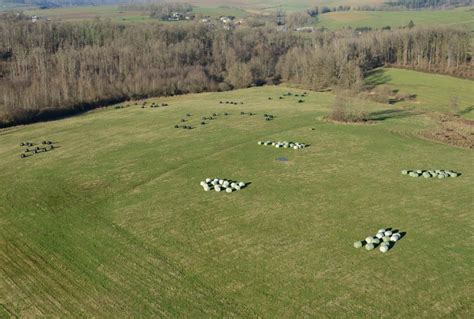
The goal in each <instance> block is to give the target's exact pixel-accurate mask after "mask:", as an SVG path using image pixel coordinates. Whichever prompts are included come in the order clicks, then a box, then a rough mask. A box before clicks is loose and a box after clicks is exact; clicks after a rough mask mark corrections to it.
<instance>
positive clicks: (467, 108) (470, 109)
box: [459, 106, 474, 115]
mask: <svg viewBox="0 0 474 319" xmlns="http://www.w3.org/2000/svg"><path fill="white" fill-rule="evenodd" d="M472 111H474V106H468V107H466V108H465V109H464V110H462V111H460V112H459V115H465V114H468V113H471V112H472Z"/></svg>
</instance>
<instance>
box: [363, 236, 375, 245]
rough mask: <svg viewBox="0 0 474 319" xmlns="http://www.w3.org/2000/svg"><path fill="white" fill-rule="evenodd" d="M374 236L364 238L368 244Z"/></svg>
mask: <svg viewBox="0 0 474 319" xmlns="http://www.w3.org/2000/svg"><path fill="white" fill-rule="evenodd" d="M373 240H374V238H373V237H367V238H366V239H365V241H366V242H367V243H368V244H371V243H372V242H373Z"/></svg>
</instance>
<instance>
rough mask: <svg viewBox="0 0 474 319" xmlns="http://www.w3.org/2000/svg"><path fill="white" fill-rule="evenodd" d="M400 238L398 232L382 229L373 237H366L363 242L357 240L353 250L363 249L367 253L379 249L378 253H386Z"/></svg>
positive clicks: (400, 235)
mask: <svg viewBox="0 0 474 319" xmlns="http://www.w3.org/2000/svg"><path fill="white" fill-rule="evenodd" d="M401 238H402V234H401V233H400V232H399V231H398V230H392V229H391V228H387V229H385V228H382V229H379V230H378V231H377V234H375V236H368V237H367V238H365V239H363V240H358V241H356V242H355V243H354V247H355V248H361V247H365V249H366V250H367V251H371V250H373V249H375V248H377V247H379V250H380V252H382V253H386V252H387V251H389V250H390V249H391V248H392V247H393V246H395V243H396V242H397V241H399V240H400V239H401Z"/></svg>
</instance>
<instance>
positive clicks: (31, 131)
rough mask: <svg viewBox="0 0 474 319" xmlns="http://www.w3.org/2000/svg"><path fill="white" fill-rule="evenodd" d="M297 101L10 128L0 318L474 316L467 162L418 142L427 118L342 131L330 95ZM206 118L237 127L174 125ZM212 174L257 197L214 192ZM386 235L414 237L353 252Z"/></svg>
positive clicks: (457, 152) (381, 108) (178, 106)
mask: <svg viewBox="0 0 474 319" xmlns="http://www.w3.org/2000/svg"><path fill="white" fill-rule="evenodd" d="M388 72H389V74H390V75H392V76H393V78H394V79H395V76H394V73H393V72H394V71H393V70H389V71H388ZM453 81H457V79H453ZM288 91H291V92H302V91H301V90H297V89H289V88H286V87H284V86H279V87H261V88H251V89H245V90H237V91H233V92H225V93H204V94H192V95H186V96H180V97H171V98H161V99H152V100H151V101H159V102H160V103H161V102H165V103H168V104H169V105H170V106H169V107H167V108H155V109H151V108H146V109H142V108H140V107H139V106H131V107H129V108H124V109H114V108H113V107H109V108H104V109H100V110H96V111H93V112H89V113H86V114H83V115H81V116H77V117H73V118H68V119H64V120H59V121H54V122H47V123H38V124H34V125H29V126H18V127H14V128H10V129H4V130H1V131H0V165H1V167H2V168H3V169H2V170H1V171H0V185H2V191H1V192H0V233H1V235H2V236H1V237H0V260H1V267H0V314H1V316H8V315H16V316H18V317H38V316H51V317H72V316H74V317H76V316H84V317H120V318H125V317H150V316H159V317H192V318H196V317H257V316H260V317H267V318H268V317H270V318H271V317H286V318H292V317H318V318H321V317H330V318H335V317H337V318H354V317H381V318H386V317H400V318H406V317H462V318H468V317H470V316H471V315H472V311H473V310H474V309H473V303H472V279H471V278H473V275H474V271H473V268H472V264H473V262H474V254H473V250H472V241H471V240H470V238H472V228H473V226H474V224H473V220H474V218H473V217H474V216H473V212H474V210H473V202H472V198H473V195H474V194H473V189H474V188H473V187H474V179H473V174H474V167H473V153H472V150H467V149H461V148H454V147H450V146H447V145H443V144H439V143H435V142H430V141H427V140H423V139H419V138H417V137H416V134H415V133H416V132H417V131H418V130H420V129H426V128H428V127H429V126H430V120H429V119H428V118H427V117H425V116H424V115H413V114H411V115H409V116H404V117H393V118H392V117H390V116H387V117H386V119H385V120H383V121H380V122H377V123H375V124H371V125H343V124H334V123H329V122H326V121H322V120H321V117H322V116H324V115H325V114H327V113H328V111H329V108H330V106H331V104H332V103H333V101H334V96H333V95H332V93H316V92H310V94H309V96H308V97H307V98H305V102H304V103H301V104H299V103H297V98H296V97H291V98H290V97H286V98H285V99H283V100H279V99H278V97H279V96H281V95H282V93H284V92H288ZM413 93H418V92H417V91H416V90H415V92H413ZM471 94H472V93H471ZM421 96H422V95H421V93H420V97H421ZM268 97H272V98H273V99H272V100H268ZM221 100H222V101H226V100H232V101H239V102H240V101H242V102H244V104H243V105H237V106H235V105H226V104H223V105H221V104H219V101H221ZM363 105H364V106H365V107H366V109H367V110H368V111H371V112H382V113H383V112H385V111H386V110H387V108H389V106H387V105H381V104H375V103H370V102H364V103H363ZM241 111H245V112H255V113H257V115H255V116H248V115H246V116H241V115H240V112H241ZM212 112H217V113H219V114H222V113H224V112H230V113H231V115H229V116H223V115H220V116H218V117H217V119H216V120H213V121H211V122H210V124H208V125H205V126H200V125H197V128H196V129H193V130H182V129H175V128H173V126H174V125H175V124H178V123H179V120H180V119H181V118H184V117H185V114H186V113H192V114H193V116H191V117H190V122H189V123H188V124H192V125H196V124H198V122H199V121H200V118H201V116H209V115H210V114H211V113H212ZM264 113H270V114H273V115H275V116H276V119H275V120H274V121H270V122H266V121H264V120H263V114H264ZM387 114H388V115H389V114H390V113H389V112H387ZM310 128H313V129H314V130H311V129H310ZM43 139H50V140H53V141H55V142H57V143H58V145H59V146H60V147H59V148H57V149H56V150H54V151H52V152H48V153H44V154H39V155H35V156H33V157H30V158H26V159H20V157H19V155H20V151H21V148H20V147H19V143H20V142H22V141H35V142H37V141H41V140H43ZM259 140H294V141H296V142H303V143H308V144H310V147H309V148H306V149H304V150H298V151H295V150H288V149H275V148H271V147H264V146H259V145H257V141H259ZM281 156H284V157H287V158H288V159H289V161H288V162H278V161H276V160H275V158H277V157H281ZM410 168H420V169H437V168H440V169H452V170H456V171H459V172H461V173H462V176H461V177H459V178H450V179H444V180H438V179H434V180H426V179H423V178H421V179H413V178H410V177H406V176H403V175H401V174H400V171H401V170H402V169H410ZM206 177H223V178H233V179H237V180H243V181H246V182H251V184H250V185H249V186H248V188H246V189H244V190H242V191H240V192H236V193H232V194H226V193H216V192H210V193H206V192H204V191H203V190H202V189H201V187H200V186H199V182H200V181H201V180H203V179H205V178H206ZM381 227H394V228H397V229H400V230H402V231H404V232H406V236H405V237H404V238H403V239H402V240H401V241H399V242H398V243H397V245H396V246H395V247H394V248H393V249H392V250H390V251H389V252H388V253H386V254H385V255H383V254H382V253H380V252H379V251H378V250H377V251H372V252H367V251H365V250H361V249H360V250H356V249H355V248H353V247H352V244H353V242H354V241H355V240H359V239H363V238H365V237H366V236H368V235H370V234H374V233H375V232H376V231H377V229H379V228H381Z"/></svg>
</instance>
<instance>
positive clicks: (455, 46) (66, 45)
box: [0, 16, 474, 126]
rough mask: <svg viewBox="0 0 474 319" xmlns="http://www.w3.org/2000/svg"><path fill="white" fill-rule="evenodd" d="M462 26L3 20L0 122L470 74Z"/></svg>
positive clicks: (0, 29)
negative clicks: (261, 89)
mask: <svg viewBox="0 0 474 319" xmlns="http://www.w3.org/2000/svg"><path fill="white" fill-rule="evenodd" d="M469 41H470V35H469V32H467V31H464V30H461V29H449V28H438V27H433V28H416V27H415V28H413V29H403V30H396V31H373V32H367V33H364V34H354V32H353V31H350V30H343V31H338V32H315V33H310V34H307V33H305V34H302V33H298V32H281V31H279V30H278V29H277V28H275V27H268V26H258V27H242V28H238V29H236V30H231V31H226V30H223V29H222V28H219V27H216V26H212V25H207V24H203V23H198V22H195V23H189V24H166V25H155V24H150V25H149V24H136V25H121V24H116V23H112V22H107V21H101V20H96V21H90V22H80V23H61V22H52V21H41V22H37V23H31V22H29V21H28V20H23V19H21V17H18V16H10V17H3V19H0V125H3V126H5V125H13V124H16V123H22V122H28V121H32V120H34V119H35V118H37V117H39V116H41V114H44V113H45V112H53V113H54V112H59V113H60V112H64V111H70V110H77V109H82V108H88V107H93V106H96V105H101V104H102V105H103V104H107V103H109V102H117V101H124V100H127V99H137V98H144V97H150V96H160V95H173V94H183V93H189V92H203V91H225V90H230V89H233V88H243V87H249V86H253V85H262V84H265V83H278V82H280V81H287V82H294V83H298V84H301V85H303V86H305V87H307V88H310V89H323V88H327V87H331V86H339V87H342V88H351V89H358V88H359V87H360V86H361V83H362V78H363V76H364V74H365V73H366V72H368V71H369V70H371V69H373V68H375V67H378V66H382V65H394V66H400V67H406V68H412V69H418V70H424V71H429V72H438V73H447V74H452V75H457V76H462V77H466V78H473V77H474V71H473V67H472V62H471V56H470V54H469V52H470V47H469Z"/></svg>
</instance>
